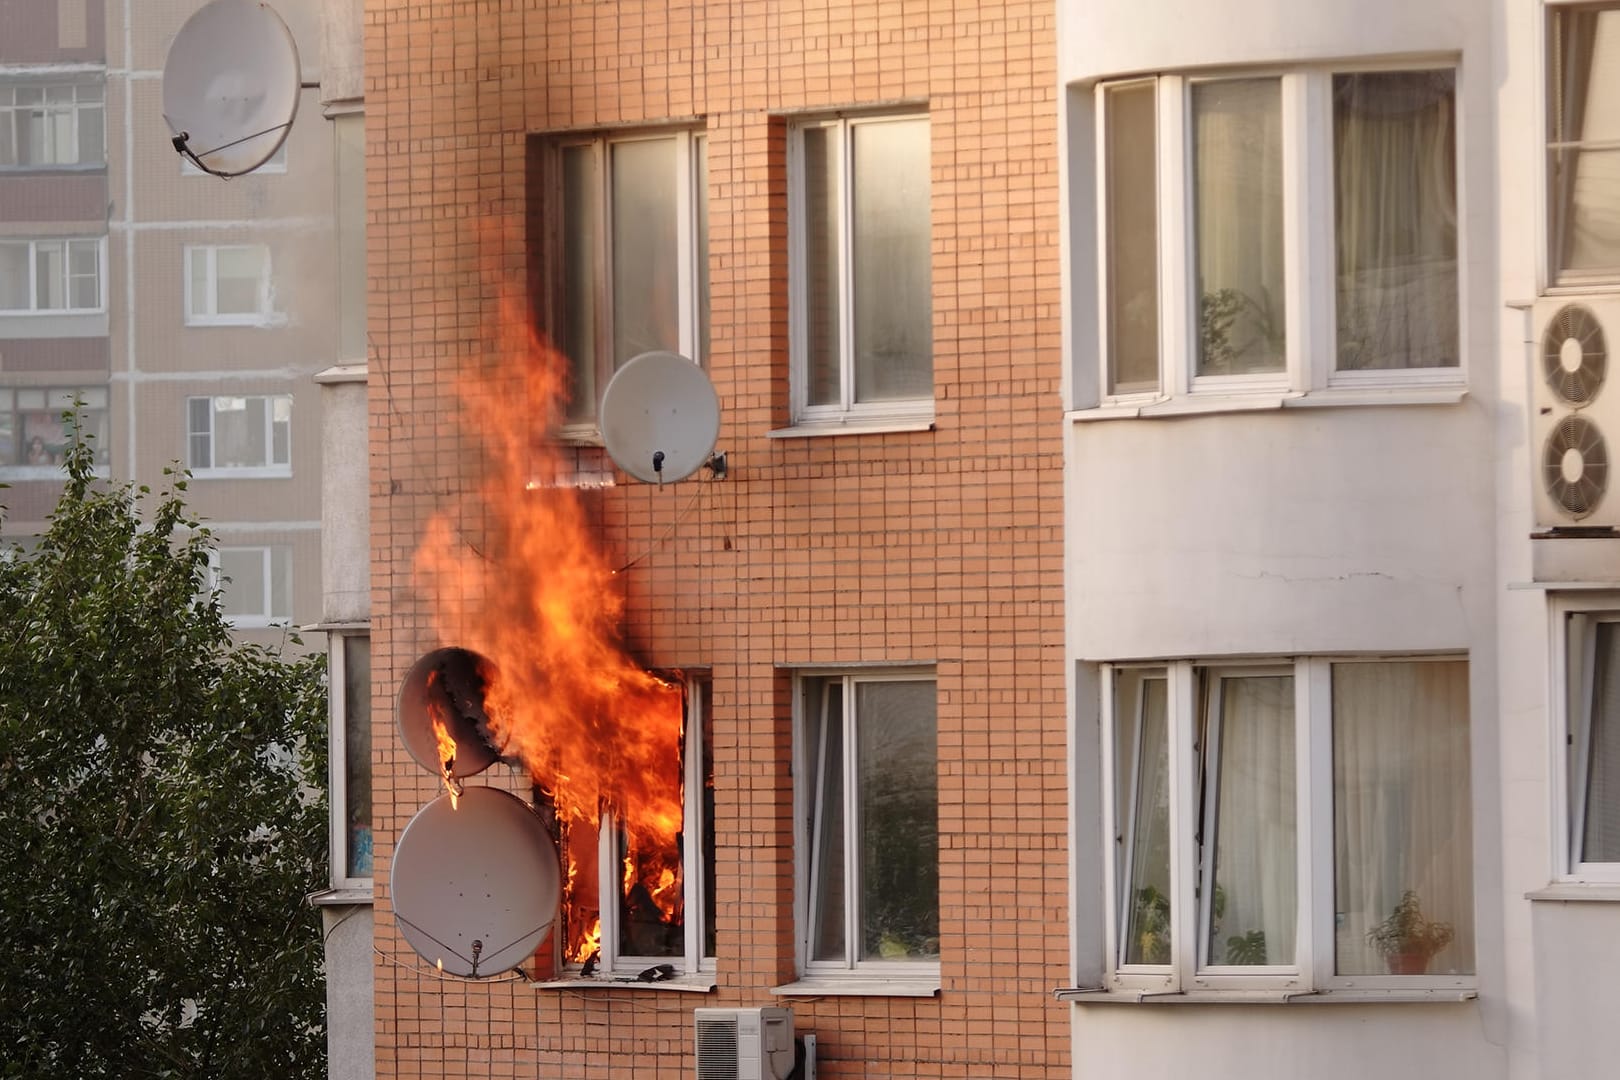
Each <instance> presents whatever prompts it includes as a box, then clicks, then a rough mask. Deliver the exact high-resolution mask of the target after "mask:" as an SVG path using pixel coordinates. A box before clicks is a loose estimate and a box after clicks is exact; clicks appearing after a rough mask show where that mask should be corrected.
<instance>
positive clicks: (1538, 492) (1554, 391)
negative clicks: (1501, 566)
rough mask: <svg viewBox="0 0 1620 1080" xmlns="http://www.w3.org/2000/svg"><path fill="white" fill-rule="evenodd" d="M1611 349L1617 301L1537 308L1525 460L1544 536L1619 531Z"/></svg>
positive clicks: (1618, 414) (1619, 309) (1616, 402)
mask: <svg viewBox="0 0 1620 1080" xmlns="http://www.w3.org/2000/svg"><path fill="white" fill-rule="evenodd" d="M1610 343H1620V297H1602V298H1587V299H1569V300H1563V299H1548V300H1544V301H1542V302H1540V303H1538V304H1537V305H1536V341H1535V346H1534V351H1533V355H1532V358H1531V362H1532V365H1533V368H1534V371H1533V380H1534V384H1535V391H1534V404H1535V411H1534V416H1533V418H1532V430H1531V445H1530V459H1531V468H1532V469H1533V470H1534V476H1533V479H1532V486H1533V489H1534V491H1535V504H1536V524H1537V526H1539V527H1541V528H1543V529H1572V528H1575V527H1585V528H1594V527H1606V528H1617V527H1620V491H1616V490H1614V488H1615V486H1616V481H1617V480H1620V478H1617V477H1616V476H1615V475H1614V472H1613V469H1612V468H1611V459H1612V458H1613V457H1614V455H1617V454H1620V378H1610V371H1609V364H1610V356H1609V348H1610Z"/></svg>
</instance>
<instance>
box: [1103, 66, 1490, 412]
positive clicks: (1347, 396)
mask: <svg viewBox="0 0 1620 1080" xmlns="http://www.w3.org/2000/svg"><path fill="white" fill-rule="evenodd" d="M1440 70H1449V71H1451V72H1452V73H1453V76H1454V79H1455V82H1454V84H1453V98H1452V100H1453V108H1454V115H1456V116H1457V117H1458V119H1459V123H1458V127H1457V132H1456V162H1457V169H1456V178H1457V179H1456V185H1457V191H1456V196H1457V218H1458V221H1459V222H1462V221H1465V220H1467V214H1468V209H1467V198H1468V185H1467V183H1466V178H1465V175H1464V172H1463V170H1462V168H1461V164H1462V162H1463V161H1464V160H1465V157H1466V155H1465V147H1464V135H1465V131H1464V128H1463V125H1462V123H1461V122H1460V121H1461V118H1462V115H1463V110H1462V108H1461V105H1462V102H1463V101H1464V99H1465V97H1464V89H1465V88H1464V84H1463V68H1462V65H1461V64H1460V63H1459V62H1458V60H1457V58H1456V57H1455V56H1445V57H1434V58H1430V59H1422V60H1410V61H1405V60H1403V61H1401V62H1389V63H1355V64H1340V65H1333V66H1323V67H1309V68H1281V67H1253V68H1244V69H1238V70H1233V71H1230V72H1223V73H1221V74H1220V75H1210V76H1200V75H1188V74H1179V73H1174V72H1172V73H1164V74H1158V75H1148V76H1132V77H1129V78H1121V79H1110V80H1105V81H1101V82H1099V83H1097V84H1096V90H1095V93H1094V94H1093V108H1094V115H1095V132H1096V140H1095V144H1094V148H1095V161H1094V165H1095V185H1096V191H1097V199H1096V206H1095V213H1096V219H1095V220H1096V229H1097V243H1096V244H1095V246H1094V247H1095V254H1094V255H1093V256H1092V257H1095V258H1096V259H1097V260H1098V261H1097V276H1096V283H1097V295H1096V305H1097V307H1096V310H1097V336H1096V338H1095V341H1096V343H1097V350H1098V352H1097V356H1098V363H1097V364H1096V365H1095V369H1094V376H1093V377H1095V378H1096V379H1097V392H1098V397H1097V400H1098V401H1099V402H1101V403H1102V407H1103V408H1104V409H1106V408H1108V407H1110V406H1112V407H1115V408H1119V407H1123V408H1125V409H1146V408H1149V407H1151V406H1153V405H1155V404H1158V403H1161V402H1170V403H1177V402H1179V403H1180V404H1181V405H1182V406H1183V407H1189V408H1188V411H1195V410H1196V403H1197V402H1199V401H1200V400H1202V401H1204V402H1206V403H1207V404H1208V405H1209V406H1210V407H1213V408H1220V407H1221V406H1220V402H1223V401H1225V402H1230V401H1231V400H1232V399H1234V398H1254V399H1263V400H1264V401H1265V402H1266V403H1280V402H1281V401H1282V400H1284V399H1304V398H1306V397H1307V396H1310V395H1318V396H1321V397H1322V398H1324V399H1325V400H1323V401H1322V402H1321V403H1323V404H1331V403H1332V400H1331V399H1332V396H1333V395H1334V394H1335V393H1336V394H1337V395H1338V397H1339V398H1340V399H1342V400H1346V401H1348V400H1351V399H1352V397H1353V395H1354V394H1356V393H1357V392H1367V391H1373V392H1380V393H1384V394H1386V395H1387V392H1388V391H1392V390H1394V391H1403V390H1404V391H1412V392H1416V393H1419V394H1421V393H1423V392H1435V391H1446V392H1451V393H1456V392H1460V391H1462V390H1463V389H1464V388H1465V387H1466V385H1467V378H1468V354H1469V348H1468V322H1467V319H1466V318H1465V317H1464V314H1465V310H1466V307H1467V304H1466V297H1467V296H1468V292H1469V283H1468V260H1469V250H1468V249H1469V246H1470V245H1469V235H1468V230H1467V229H1465V228H1461V227H1460V226H1459V228H1458V230H1457V297H1458V303H1457V308H1458V327H1457V335H1458V337H1457V352H1458V356H1457V360H1458V362H1457V366H1455V367H1435V368H1403V369H1383V370H1365V371H1339V370H1338V369H1337V358H1338V348H1337V343H1336V335H1337V325H1338V324H1337V311H1336V299H1335V295H1334V281H1333V273H1332V267H1333V263H1334V258H1335V250H1334V243H1335V237H1334V232H1333V200H1334V177H1335V172H1334V167H1335V162H1334V156H1333V99H1332V89H1333V77H1334V76H1335V75H1352V74H1370V73H1379V72H1402V71H1440ZM1260 78H1275V79H1278V80H1279V81H1280V89H1279V92H1280V94H1281V99H1282V100H1281V113H1282V129H1283V135H1282V143H1283V145H1282V171H1283V207H1282V216H1283V266H1284V289H1283V294H1284V295H1283V307H1284V318H1285V322H1286V325H1287V327H1288V337H1287V343H1286V346H1285V350H1284V355H1285V362H1284V365H1283V370H1282V371H1278V372H1260V373H1255V374H1241V375H1198V374H1197V372H1196V365H1197V362H1198V350H1197V348H1196V345H1197V342H1198V341H1199V311H1198V305H1197V303H1196V296H1197V288H1196V277H1197V261H1196V258H1195V255H1196V251H1195V235H1194V227H1193V220H1192V218H1193V190H1192V183H1191V175H1192V161H1191V158H1192V135H1193V133H1192V108H1191V90H1192V87H1193V86H1195V85H1197V84H1199V83H1202V82H1222V81H1230V80H1239V79H1260ZM1143 82H1149V83H1153V84H1155V87H1156V94H1155V99H1156V109H1155V118H1154V123H1155V129H1156V130H1155V134H1156V161H1157V166H1158V167H1157V183H1158V194H1157V206H1158V214H1157V223H1158V230H1157V232H1158V248H1157V251H1158V259H1157V275H1158V276H1157V282H1158V304H1159V310H1158V323H1157V325H1158V334H1159V341H1158V360H1159V373H1158V384H1157V385H1156V386H1154V387H1151V388H1148V389H1144V390H1128V391H1121V392H1117V393H1116V392H1113V391H1111V390H1110V387H1109V363H1110V353H1109V340H1110V329H1109V289H1110V282H1109V267H1108V243H1107V241H1108V204H1107V191H1108V175H1107V168H1108V157H1107V139H1108V122H1107V119H1108V118H1107V110H1106V95H1107V91H1108V89H1109V88H1110V87H1115V86H1124V85H1127V84H1131V83H1143ZM1371 400H1374V401H1379V402H1388V401H1391V400H1393V399H1391V398H1389V397H1388V396H1383V397H1374V398H1372V399H1371ZM1167 411H1174V410H1167ZM1144 414H1148V413H1146V412H1144Z"/></svg>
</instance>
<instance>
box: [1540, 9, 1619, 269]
mask: <svg viewBox="0 0 1620 1080" xmlns="http://www.w3.org/2000/svg"><path fill="white" fill-rule="evenodd" d="M1547 17H1548V20H1549V26H1548V32H1547V199H1548V205H1547V218H1548V220H1547V240H1548V266H1549V271H1550V272H1549V277H1550V280H1551V282H1552V283H1553V284H1555V285H1556V284H1571V285H1578V284H1582V283H1584V282H1589V281H1613V280H1615V279H1616V278H1620V94H1617V93H1616V92H1615V85H1616V80H1620V5H1615V4H1612V3H1610V4H1580V5H1574V4H1572V5H1562V4H1560V5H1558V6H1556V7H1555V6H1552V5H1549V6H1548V16H1547Z"/></svg>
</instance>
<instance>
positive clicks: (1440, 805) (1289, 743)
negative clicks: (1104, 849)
mask: <svg viewBox="0 0 1620 1080" xmlns="http://www.w3.org/2000/svg"><path fill="white" fill-rule="evenodd" d="M1467 684H1468V665H1467V662H1466V661H1465V660H1462V659H1457V658H1449V657H1440V658H1430V657H1421V658H1419V657H1413V658H1384V659H1373V660H1362V659H1356V660H1333V659H1330V658H1306V659H1300V660H1289V661H1286V662H1274V663H1269V664H1268V663H1264V662H1248V663H1243V664H1213V663H1203V662H1199V661H1192V660H1186V661H1179V662H1176V663H1171V664H1163V665H1154V666H1145V667H1135V666H1129V665H1122V666H1117V667H1114V668H1113V669H1112V670H1111V671H1110V672H1109V675H1108V677H1107V678H1106V679H1104V687H1105V691H1104V693H1105V702H1104V706H1105V715H1106V716H1107V717H1108V718H1109V722H1108V724H1107V725H1106V726H1105V731H1106V733H1107V734H1106V745H1107V750H1108V758H1107V760H1109V762H1110V763H1111V768H1110V770H1109V785H1110V790H1109V796H1108V799H1107V800H1106V806H1107V808H1108V816H1109V822H1108V829H1109V835H1110V838H1111V839H1112V842H1113V844H1112V846H1113V850H1114V853H1115V854H1114V857H1113V859H1112V860H1111V866H1110V868H1109V870H1110V877H1111V882H1112V893H1111V895H1112V896H1113V903H1112V904H1111V916H1110V941H1111V942H1112V963H1113V971H1114V982H1115V985H1116V986H1118V987H1119V988H1122V989H1128V988H1132V987H1136V988H1147V987H1152V988H1155V989H1165V988H1167V987H1168V988H1169V989H1170V990H1172V991H1174V990H1177V989H1179V990H1181V991H1190V990H1221V989H1244V990H1253V989H1257V988H1264V987H1265V986H1268V985H1275V986H1277V987H1288V988H1298V987H1300V986H1301V985H1302V983H1309V985H1310V986H1311V987H1312V988H1314V989H1316V990H1319V991H1324V992H1326V991H1331V990H1332V989H1333V988H1334V987H1335V986H1339V985H1344V984H1345V983H1346V982H1348V981H1351V980H1353V981H1354V983H1355V985H1356V986H1357V987H1359V988H1363V989H1365V988H1367V987H1376V986H1389V987H1395V988H1398V987H1400V986H1403V985H1406V986H1409V985H1413V980H1414V979H1417V980H1420V981H1419V982H1418V983H1417V984H1416V985H1422V986H1436V985H1447V986H1450V985H1468V984H1469V982H1470V980H1471V976H1472V973H1473V970H1474V950H1473V885H1472V861H1473V860H1472V827H1471V810H1470V801H1469V799H1470V796H1469V791H1470V782H1469V777H1470V766H1469V762H1470V757H1469V725H1468V685H1467ZM1313 778H1322V780H1321V781H1319V782H1317V783H1315V784H1314V785H1313V783H1312V781H1313ZM1328 778H1331V779H1330V780H1329V779H1328ZM1306 841H1308V842H1306ZM1307 851H1308V852H1310V855H1309V856H1307V855H1306V854H1305V852H1307ZM1307 857H1308V858H1309V859H1310V861H1309V862H1307V861H1305V860H1306V859H1307ZM1419 954H1420V955H1419ZM1386 980H1387V981H1386ZM1424 980H1426V981H1424Z"/></svg>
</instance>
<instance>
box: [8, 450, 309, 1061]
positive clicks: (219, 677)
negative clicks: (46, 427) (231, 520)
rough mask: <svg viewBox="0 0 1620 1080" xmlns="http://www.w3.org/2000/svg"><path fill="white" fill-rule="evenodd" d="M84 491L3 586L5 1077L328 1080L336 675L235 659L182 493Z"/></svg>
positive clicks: (80, 460) (82, 453)
mask: <svg viewBox="0 0 1620 1080" xmlns="http://www.w3.org/2000/svg"><path fill="white" fill-rule="evenodd" d="M66 471H67V485H66V489H65V491H64V493H63V495H62V498H61V501H60V502H59V503H58V505H57V507H56V510H55V512H54V513H53V514H52V517H51V521H50V527H49V530H48V533H47V535H46V536H45V537H43V539H42V541H41V542H40V544H39V546H38V548H37V549H36V550H35V551H34V552H33V553H32V554H31V555H30V556H29V557H27V558H21V557H19V558H15V559H13V560H11V561H10V562H7V563H5V564H4V565H0V943H3V945H0V1075H4V1076H26V1077H30V1078H34V1077H50V1078H55V1077H61V1078H64V1080H65V1078H73V1080H99V1078H102V1077H118V1078H121V1080H122V1078H148V1077H152V1078H156V1077H174V1078H190V1077H199V1078H200V1077H209V1078H233V1077H243V1078H248V1077H251V1078H253V1080H259V1078H262V1077H266V1076H276V1077H295V1078H300V1077H308V1078H311V1080H314V1078H315V1077H318V1076H321V1075H322V1074H323V1073H324V1069H325V1034H324V1019H323V1008H324V990H323V983H322V980H321V968H320V965H321V953H322V946H321V937H320V919H319V915H318V913H317V912H315V911H314V909H312V908H311V907H310V905H309V904H307V903H306V902H305V900H304V896H305V894H306V893H307V892H308V891H309V890H310V889H311V888H312V885H313V883H316V882H319V881H321V880H322V879H323V878H324V876H325V857H326V851H325V848H326V811H325V806H324V800H323V798H322V796H321V794H320V793H321V791H322V790H323V788H324V785H325V775H324V770H325V765H324V750H325V742H324V740H325V726H324V725H325V713H326V702H325V690H324V664H323V661H322V659H321V658H319V657H305V658H299V659H290V660H289V659H282V658H280V657H278V656H276V655H275V654H273V653H271V652H269V651H267V650H265V649H262V648H259V647H254V646H239V645H237V644H236V643H235V642H234V641H233V640H232V638H231V635H230V630H229V627H228V625H227V623H226V621H225V619H224V617H223V616H222V614H221V612H220V610H219V606H218V603H217V600H216V599H214V598H212V594H211V592H210V590H209V589H208V587H207V583H208V557H209V551H210V548H211V545H212V540H211V538H210V537H209V535H208V533H207V531H206V530H205V529H202V528H200V527H199V526H198V523H197V522H196V521H194V520H191V519H190V518H188V516H187V513H186V510H185V508H184V505H183V502H182V497H183V492H184V490H185V481H184V478H183V477H176V478H175V481H174V483H173V485H172V490H170V491H166V492H163V493H161V494H160V495H157V496H154V495H153V494H152V493H151V492H150V491H148V490H147V489H146V488H139V489H136V488H133V487H130V486H109V485H105V484H102V483H98V482H97V481H96V479H95V477H94V469H93V460H92V456H91V451H90V449H89V447H88V446H87V445H86V444H85V442H83V441H80V442H79V443H78V444H77V445H76V446H74V447H73V448H72V449H70V451H69V454H68V460H67V462H66ZM149 508H150V509H151V513H150V518H149V520H145V521H143V520H142V513H143V511H145V510H147V509H149Z"/></svg>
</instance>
